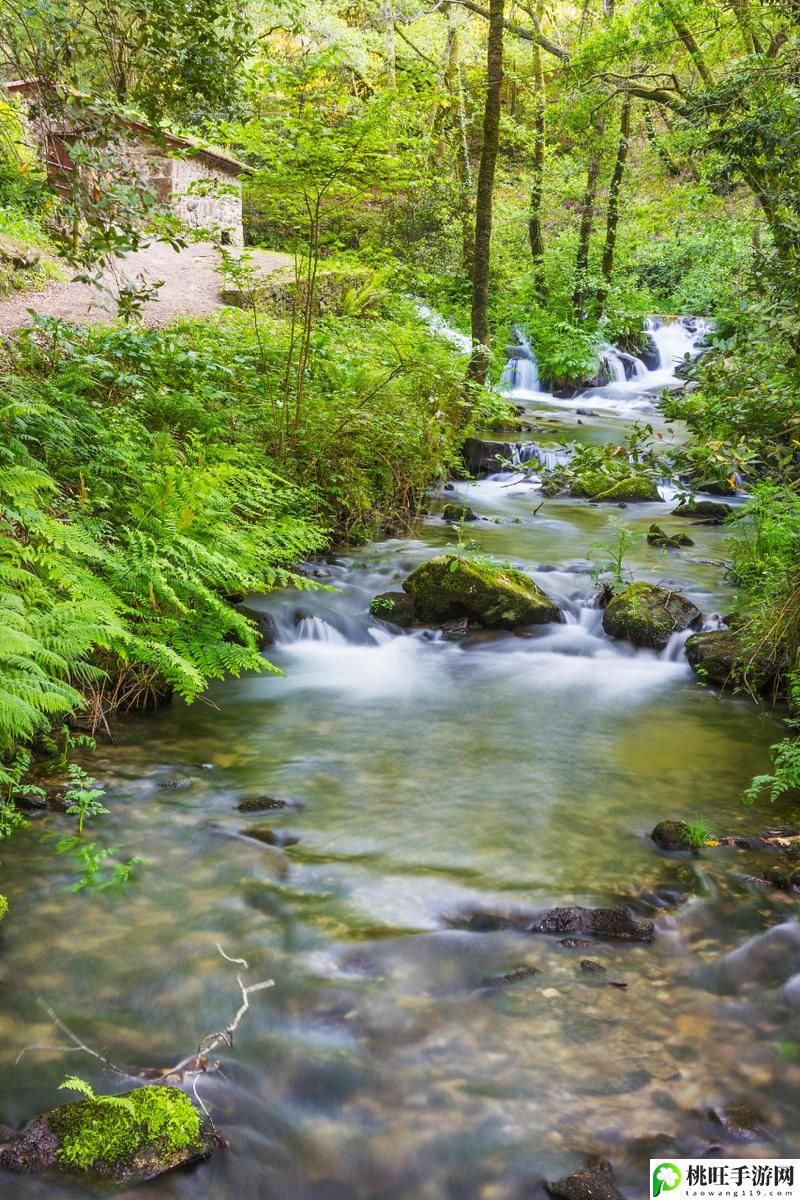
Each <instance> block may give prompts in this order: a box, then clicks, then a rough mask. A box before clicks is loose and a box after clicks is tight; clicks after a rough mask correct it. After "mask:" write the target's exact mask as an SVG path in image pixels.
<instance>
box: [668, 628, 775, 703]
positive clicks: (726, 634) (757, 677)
mask: <svg viewBox="0 0 800 1200" xmlns="http://www.w3.org/2000/svg"><path fill="white" fill-rule="evenodd" d="M686 657H687V658H688V660H689V665H690V666H691V667H692V668H693V669H694V670H695V671H696V672H697V673H698V675H700V676H701V677H702V678H703V679H704V680H705V681H706V682H707V683H714V684H717V686H718V687H723V688H724V687H728V688H736V687H744V686H747V687H750V688H754V689H755V690H756V691H766V690H768V689H769V686H770V684H771V683H772V681H773V680H774V678H775V676H776V675H777V674H778V673H779V670H780V668H779V666H778V665H776V664H775V663H770V662H769V661H768V660H767V659H766V658H765V657H763V656H761V657H756V658H753V656H752V654H750V653H748V651H747V649H746V647H745V644H744V641H743V638H742V635H741V633H737V632H736V631H735V630H733V629H710V630H707V631H706V632H705V633H695V634H692V636H691V637H690V638H689V639H688V640H687V642H686Z"/></svg>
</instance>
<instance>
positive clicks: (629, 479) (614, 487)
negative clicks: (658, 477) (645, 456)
mask: <svg viewBox="0 0 800 1200" xmlns="http://www.w3.org/2000/svg"><path fill="white" fill-rule="evenodd" d="M570 491H571V492H572V495H573V496H583V497H585V498H586V499H589V500H617V501H620V500H627V501H629V502H633V503H637V502H647V501H654V502H657V501H658V500H660V496H659V494H658V488H657V487H656V485H655V484H654V483H653V480H652V479H650V478H649V477H648V476H647V475H628V476H626V477H625V478H623V479H618V480H616V481H614V480H612V479H610V478H609V476H608V475H606V474H604V472H602V471H586V472H584V473H583V474H582V475H581V476H580V478H579V479H578V480H576V482H575V483H573V484H572V486H571V488H570Z"/></svg>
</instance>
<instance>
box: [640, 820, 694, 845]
mask: <svg viewBox="0 0 800 1200" xmlns="http://www.w3.org/2000/svg"><path fill="white" fill-rule="evenodd" d="M688 835H689V827H688V826H687V824H686V822H685V821H659V822H658V824H657V825H656V827H655V829H654V830H653V832H652V833H651V834H650V837H651V838H652V839H653V841H654V842H655V844H656V845H657V846H659V847H660V848H661V849H662V850H688V849H689V841H688Z"/></svg>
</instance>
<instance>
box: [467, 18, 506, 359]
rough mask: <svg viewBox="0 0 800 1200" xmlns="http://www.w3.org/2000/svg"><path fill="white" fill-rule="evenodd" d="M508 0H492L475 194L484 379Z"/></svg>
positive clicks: (476, 332) (477, 342)
mask: <svg viewBox="0 0 800 1200" xmlns="http://www.w3.org/2000/svg"><path fill="white" fill-rule="evenodd" d="M503 9H504V0H491V3H490V8H489V39H488V44H487V56H486V101H485V105H484V110H483V146H482V147H481V161H480V167H479V169H478V186H477V192H476V196H475V251H474V257H473V281H472V357H471V358H470V363H469V378H470V379H472V380H474V381H475V382H477V383H483V382H484V380H485V379H486V375H487V372H488V369H489V356H488V346H489V267H490V259H491V244H492V207H493V200H494V176H495V169H496V166H497V152H498V149H499V145H500V96H501V89H502V85H503V28H504V21H503V15H504V14H503Z"/></svg>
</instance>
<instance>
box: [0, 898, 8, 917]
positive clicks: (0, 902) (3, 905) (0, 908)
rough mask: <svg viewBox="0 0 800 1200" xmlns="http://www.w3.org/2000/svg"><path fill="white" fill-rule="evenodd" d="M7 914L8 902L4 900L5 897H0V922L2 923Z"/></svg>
mask: <svg viewBox="0 0 800 1200" xmlns="http://www.w3.org/2000/svg"><path fill="white" fill-rule="evenodd" d="M7 912H8V901H7V900H6V898H5V896H0V921H2V919H3V917H4V916H5V915H6V913H7Z"/></svg>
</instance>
